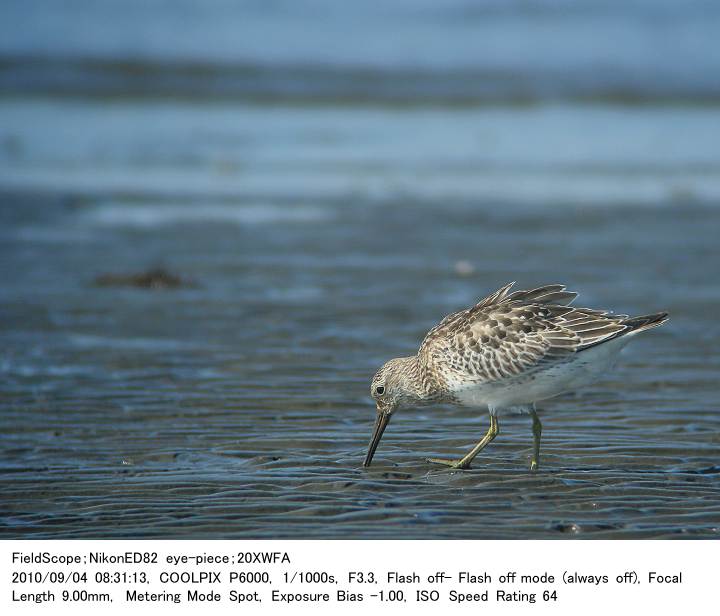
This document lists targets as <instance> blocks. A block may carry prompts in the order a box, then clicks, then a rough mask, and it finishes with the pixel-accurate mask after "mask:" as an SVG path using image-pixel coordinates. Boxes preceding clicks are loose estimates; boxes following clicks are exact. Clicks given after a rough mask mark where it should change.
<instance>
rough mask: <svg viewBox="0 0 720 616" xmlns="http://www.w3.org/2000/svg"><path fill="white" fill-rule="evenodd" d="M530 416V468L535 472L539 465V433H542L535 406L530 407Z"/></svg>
mask: <svg viewBox="0 0 720 616" xmlns="http://www.w3.org/2000/svg"><path fill="white" fill-rule="evenodd" d="M530 416H531V417H532V422H533V425H532V431H533V455H532V458H531V459H530V470H531V471H533V472H535V471H536V470H537V469H538V466H539V465H540V435H542V424H541V423H540V418H539V417H538V415H537V413H536V412H535V407H534V406H533V407H532V408H531V409H530Z"/></svg>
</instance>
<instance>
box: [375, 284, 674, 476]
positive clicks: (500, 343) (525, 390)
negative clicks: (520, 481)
mask: <svg viewBox="0 0 720 616" xmlns="http://www.w3.org/2000/svg"><path fill="white" fill-rule="evenodd" d="M514 284H515V283H514V282H511V283H510V284H508V285H506V286H504V287H502V288H501V289H498V290H497V291H495V293H492V294H491V295H488V296H487V297H486V298H485V299H483V300H481V301H480V302H478V303H477V304H475V305H474V306H472V307H470V308H467V309H466V310H460V311H459V312H454V313H453V314H450V315H448V316H446V317H445V318H444V319H443V320H442V321H441V322H440V323H439V324H438V325H436V326H435V327H433V328H432V329H431V330H430V331H429V332H428V333H427V335H426V336H425V339H424V340H423V342H422V344H421V345H420V350H419V351H418V353H417V355H413V356H412V357H398V358H396V359H391V360H390V361H388V362H387V363H386V364H384V365H383V366H382V367H381V368H380V370H378V371H377V373H376V374H375V376H374V377H373V380H372V384H371V388H370V394H371V395H372V397H373V399H374V400H375V403H376V405H377V416H376V419H375V427H374V429H373V433H372V437H371V439H370V445H369V447H368V452H367V456H366V458H365V462H364V463H363V466H370V462H371V461H372V459H373V456H374V455H375V450H376V449H377V446H378V443H379V442H380V439H381V437H382V435H383V432H384V431H385V428H386V427H387V425H388V423H389V421H390V419H391V418H392V417H393V415H394V413H395V411H397V410H399V409H404V408H409V407H416V406H425V405H430V404H451V405H456V406H462V407H469V408H473V409H482V410H485V409H487V410H488V411H489V413H490V428H489V429H488V431H487V433H486V434H485V436H484V437H483V438H482V439H481V440H480V442H479V443H478V444H477V445H476V446H475V447H473V448H472V450H470V451H469V452H468V453H467V454H466V455H464V456H463V457H462V458H460V459H459V460H445V459H438V458H429V459H428V460H427V461H428V462H433V463H436V464H444V465H446V466H450V467H451V468H456V469H465V468H468V467H469V466H470V463H471V462H472V461H473V459H474V458H475V456H477V455H478V454H479V453H480V452H481V451H482V450H483V449H484V448H485V447H486V446H487V445H489V444H490V443H491V442H492V441H493V439H494V438H495V437H496V436H497V435H498V433H499V426H498V416H499V415H500V414H502V413H504V412H506V411H520V412H524V413H528V414H529V415H530V417H531V418H532V432H533V453H532V458H531V462H530V470H531V471H536V470H537V469H538V465H539V463H540V460H539V458H540V435H541V433H542V424H541V423H540V419H539V418H538V415H537V411H536V409H535V404H536V403H537V402H540V401H542V400H547V399H548V398H553V397H555V396H557V395H559V394H562V393H565V392H569V391H574V390H576V389H578V388H580V387H582V386H584V385H587V384H588V383H590V382H592V381H593V380H595V379H596V378H597V377H599V376H600V375H602V374H603V373H604V372H606V371H607V370H608V369H610V368H611V366H612V364H613V363H614V361H615V359H616V357H617V355H618V353H619V352H620V351H621V350H622V348H623V347H624V346H625V345H626V344H627V343H628V342H629V341H630V339H631V338H633V337H634V336H635V334H637V333H639V332H642V331H645V330H647V329H650V328H652V327H656V326H658V325H661V324H662V323H664V322H665V321H666V320H667V318H668V313H667V312H658V313H655V314H648V315H643V316H637V317H628V316H627V315H618V314H612V313H610V312H608V311H605V310H592V309H590V308H574V307H571V306H570V304H571V303H572V302H573V300H574V299H575V298H576V297H577V293H573V292H571V291H566V290H565V286H564V285H560V284H551V285H546V286H544V287H538V288H537V289H532V290H529V291H515V292H513V293H511V292H510V289H511V288H512V286H513V285H514Z"/></svg>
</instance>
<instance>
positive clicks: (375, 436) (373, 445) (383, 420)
mask: <svg viewBox="0 0 720 616" xmlns="http://www.w3.org/2000/svg"><path fill="white" fill-rule="evenodd" d="M389 422H390V413H389V412H388V411H384V410H381V409H380V408H378V410H377V417H376V418H375V427H374V428H373V433H372V437H371V438H370V445H368V452H367V456H365V462H363V466H370V462H372V459H373V456H374V455H375V450H376V449H377V446H378V445H379V444H380V439H381V438H382V435H383V432H385V428H386V427H387V425H388V423H389Z"/></svg>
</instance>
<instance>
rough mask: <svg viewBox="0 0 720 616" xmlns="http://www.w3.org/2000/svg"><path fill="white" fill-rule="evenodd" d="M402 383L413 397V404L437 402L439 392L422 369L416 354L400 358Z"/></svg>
mask: <svg viewBox="0 0 720 616" xmlns="http://www.w3.org/2000/svg"><path fill="white" fill-rule="evenodd" d="M401 361H402V372H403V384H404V389H405V390H406V392H407V394H408V395H409V396H411V397H412V398H414V403H415V404H433V403H436V402H438V400H439V398H440V397H441V396H439V392H438V391H437V388H436V387H435V384H434V382H433V381H432V379H429V378H428V376H429V375H428V373H427V371H426V370H424V369H423V366H422V365H421V363H420V358H419V357H418V356H417V355H413V356H412V357H403V358H402V360H401Z"/></svg>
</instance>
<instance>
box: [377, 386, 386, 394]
mask: <svg viewBox="0 0 720 616" xmlns="http://www.w3.org/2000/svg"><path fill="white" fill-rule="evenodd" d="M375 393H376V394H377V395H378V396H382V395H383V394H384V393H385V388H384V387H383V386H382V385H378V386H377V387H376V388H375Z"/></svg>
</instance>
